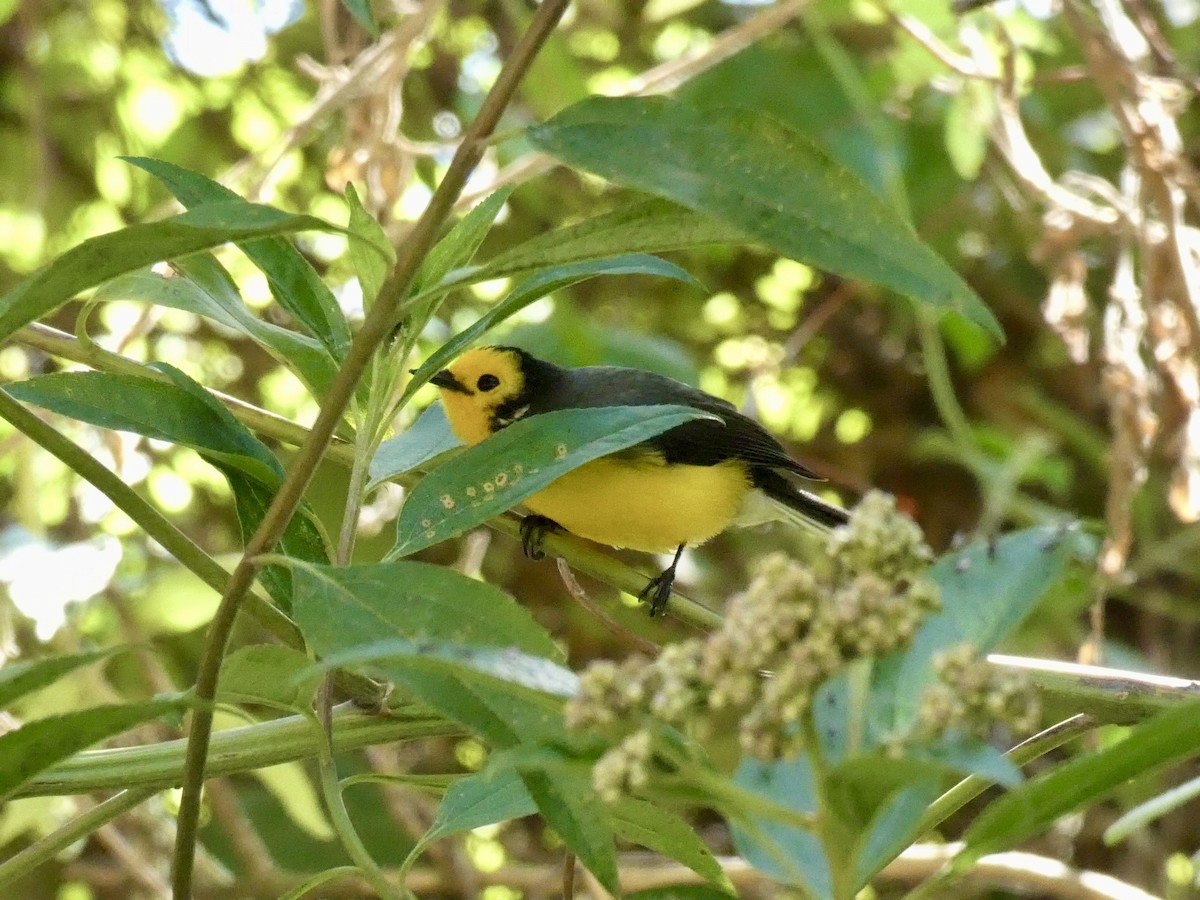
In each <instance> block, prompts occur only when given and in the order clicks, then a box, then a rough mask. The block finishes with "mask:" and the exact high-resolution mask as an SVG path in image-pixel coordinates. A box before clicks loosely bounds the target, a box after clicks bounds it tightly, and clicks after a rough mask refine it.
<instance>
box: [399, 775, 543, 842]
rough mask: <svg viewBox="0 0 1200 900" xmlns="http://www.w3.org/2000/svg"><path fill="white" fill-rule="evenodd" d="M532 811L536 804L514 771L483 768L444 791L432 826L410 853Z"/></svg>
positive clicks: (518, 817) (460, 779)
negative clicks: (447, 838)
mask: <svg viewBox="0 0 1200 900" xmlns="http://www.w3.org/2000/svg"><path fill="white" fill-rule="evenodd" d="M535 812H537V805H536V804H535V803H534V802H533V798H532V797H530V796H529V791H528V790H526V788H525V783H524V782H523V781H521V777H520V776H519V775H518V774H517V773H516V771H515V770H513V769H511V768H494V769H493V768H491V767H488V768H485V769H484V770H483V771H482V772H479V773H478V774H475V775H468V776H466V777H465V778H459V779H458V780H457V781H455V782H454V784H452V785H450V787H449V788H447V790H446V795H445V796H444V797H443V798H442V805H441V806H440V807H438V811H437V816H436V817H435V818H434V820H433V824H432V825H430V826H429V831H428V832H427V833H426V834H425V836H424V837H423V838H421V841H420V843H419V844H418V846H417V847H416V848H414V850H413V853H414V854H415V853H418V852H420V850H423V849H424V848H425V847H428V846H429V845H430V844H432V843H433V842H434V841H436V840H440V839H441V838H444V837H449V836H450V835H452V834H461V833H462V832H464V831H472V830H473V829H476V828H482V827H483V826H484V825H493V824H495V823H496V822H506V821H508V820H509V819H520V818H522V817H524V816H531V815H533V814H534V813H535Z"/></svg>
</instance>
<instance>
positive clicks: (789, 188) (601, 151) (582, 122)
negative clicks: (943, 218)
mask: <svg viewBox="0 0 1200 900" xmlns="http://www.w3.org/2000/svg"><path fill="white" fill-rule="evenodd" d="M530 137H531V140H532V141H533V143H534V144H535V145H536V146H538V147H539V148H540V149H542V150H544V151H546V152H548V153H551V154H552V155H554V156H556V157H558V158H559V159H561V160H563V161H564V162H566V163H568V164H570V165H573V166H578V167H580V168H583V169H586V170H587V171H590V172H594V173H596V174H598V175H601V176H603V177H605V178H608V179H610V180H612V181H615V182H617V183H618V184H623V185H626V186H629V187H634V188H638V189H640V190H644V191H649V192H651V193H654V194H658V195H660V196H664V197H668V198H669V199H671V200H674V201H675V202H677V203H680V204H682V205H683V206H686V207H688V208H689V209H693V210H696V211H697V212H703V213H706V214H709V215H712V216H715V217H717V218H720V219H722V220H723V221H726V222H729V223H731V224H733V225H735V226H736V227H737V228H739V229H741V230H743V231H744V232H745V233H746V234H748V235H750V236H752V237H754V238H756V239H757V240H759V241H762V242H763V243H765V244H766V245H767V246H769V247H771V248H772V249H774V250H776V251H778V252H780V253H782V254H784V255H786V256H790V257H792V258H794V259H797V260H800V261H801V262H806V263H810V264H812V265H816V266H820V267H822V268H824V269H827V270H829V271H831V272H836V273H838V274H841V275H846V276H850V277H856V278H865V279H867V280H870V281H874V282H877V283H879V284H882V285H884V286H886V287H889V288H891V289H893V290H895V291H897V292H898V293H901V294H903V295H905V296H908V297H911V298H913V299H914V300H919V301H922V302H925V303H928V304H930V305H932V306H934V307H936V308H938V309H940V310H942V311H947V310H953V311H956V312H958V313H961V314H962V315H963V316H965V317H966V318H967V319H969V320H970V321H972V322H975V323H976V324H977V325H979V326H981V327H983V328H985V329H987V330H988V331H990V332H991V333H992V334H993V335H994V336H996V337H1000V336H1002V332H1001V330H1000V326H999V324H998V323H997V322H996V319H995V317H994V316H993V315H992V313H991V311H990V310H989V309H988V308H987V307H986V306H985V305H984V303H983V301H982V300H980V299H979V297H978V296H977V295H976V294H975V292H974V291H972V290H971V288H970V287H969V286H968V285H967V284H966V283H965V282H964V281H963V280H962V279H961V278H960V277H959V276H958V274H957V273H956V272H955V271H954V270H953V269H952V268H950V266H949V265H947V264H946V262H945V261H944V260H942V259H941V257H939V256H938V255H937V254H936V253H934V251H933V250H931V249H930V248H929V247H928V246H927V245H926V244H924V243H923V242H922V241H921V240H920V239H919V238H918V237H917V235H916V234H915V233H914V232H913V230H912V227H911V226H910V225H909V224H908V223H907V222H906V221H905V220H904V219H903V218H902V217H901V216H900V215H899V214H898V213H897V212H895V211H894V210H893V209H892V207H891V206H890V205H889V204H888V202H887V201H885V200H883V199H881V198H880V197H879V196H878V195H877V194H875V193H874V191H872V190H871V189H870V188H869V187H867V186H866V185H864V184H863V183H862V181H860V180H859V179H858V178H857V177H856V176H855V175H853V174H852V173H851V172H849V171H848V170H846V169H845V168H843V167H842V166H841V165H840V164H839V163H838V162H836V161H835V160H834V159H833V157H831V156H830V155H829V153H828V152H827V151H826V150H824V149H823V148H821V147H820V146H818V145H817V144H815V143H813V142H812V141H811V140H810V139H808V138H806V137H804V136H803V135H800V134H798V133H796V132H795V131H792V130H791V129H789V128H787V127H786V126H784V125H782V124H780V123H779V122H777V121H776V120H774V119H772V118H770V117H768V116H765V115H763V114H761V113H758V112H755V111H747V110H699V109H696V108H695V107H691V106H688V105H686V104H683V103H680V102H677V101H672V100H668V99H664V98H659V97H654V98H645V97H622V98H614V97H593V98H590V99H588V100H584V101H583V102H582V103H578V104H576V105H574V106H572V107H570V108H568V109H566V110H564V111H563V112H561V113H559V114H558V115H556V116H555V117H554V118H552V119H550V120H549V121H548V122H546V123H545V124H543V125H539V126H535V127H534V128H532V129H531V130H530Z"/></svg>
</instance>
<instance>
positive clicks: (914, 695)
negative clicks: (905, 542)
mask: <svg viewBox="0 0 1200 900" xmlns="http://www.w3.org/2000/svg"><path fill="white" fill-rule="evenodd" d="M1090 552H1091V547H1090V545H1089V544H1088V541H1087V539H1086V538H1085V537H1084V536H1083V535H1080V534H1078V533H1076V532H1072V531H1064V530H1063V529H1062V528H1061V527H1058V526H1047V527H1040V528H1029V529H1025V530H1023V531H1016V532H1012V533H1011V534H1006V535H1003V536H1002V537H1000V538H998V539H997V540H995V541H993V542H991V543H977V544H973V545H972V546H969V547H965V548H963V549H961V550H957V551H954V552H952V553H947V554H945V555H944V556H942V557H941V558H940V559H939V560H938V561H937V562H936V563H935V564H934V566H933V568H932V569H930V571H929V577H930V578H932V579H933V580H934V581H935V582H937V584H938V586H939V588H940V589H941V596H942V609H941V611H940V612H938V613H935V614H934V615H932V616H929V617H928V618H927V619H926V620H925V621H924V622H923V623H921V626H920V628H919V629H918V631H917V636H916V638H915V639H914V640H913V643H912V646H911V647H909V649H908V650H906V651H904V652H903V653H902V654H898V655H896V656H893V657H890V658H889V659H886V660H882V661H881V662H880V664H879V666H878V669H877V683H880V684H882V685H884V686H885V687H884V692H885V694H886V695H887V697H888V698H889V699H890V700H891V701H892V702H894V703H895V707H894V717H892V719H891V721H892V726H893V727H900V728H905V727H907V726H908V724H909V723H911V722H912V720H913V718H914V717H915V716H916V714H917V709H918V707H919V705H920V702H921V694H922V692H923V691H924V690H925V688H926V687H927V686H928V685H929V684H930V683H931V681H932V680H933V677H934V673H933V658H934V656H936V655H937V654H938V653H940V652H941V651H943V650H946V649H948V648H950V647H953V646H955V645H957V644H961V643H964V642H970V643H971V644H973V645H974V646H975V647H977V648H978V649H979V651H980V652H981V653H989V652H991V651H992V650H993V649H995V647H996V646H997V644H999V643H1000V641H1002V640H1003V639H1004V638H1005V637H1007V636H1008V635H1009V634H1011V633H1012V632H1013V631H1014V630H1015V629H1016V628H1017V626H1018V625H1020V624H1021V622H1022V621H1023V620H1024V619H1025V617H1026V616H1027V615H1028V614H1029V613H1030V612H1031V611H1032V610H1033V608H1034V606H1036V605H1037V602H1038V601H1039V600H1040V599H1041V598H1042V597H1043V596H1044V595H1045V594H1046V592H1047V591H1048V590H1049V589H1050V588H1051V586H1053V585H1054V584H1055V583H1056V582H1058V580H1059V579H1060V578H1062V577H1063V576H1064V574H1065V571H1066V567H1067V565H1068V564H1069V563H1070V562H1071V560H1073V559H1075V558H1077V557H1079V556H1080V555H1081V554H1090ZM880 699H882V698H881V697H879V696H877V697H876V698H874V702H878V701H879V700H880ZM885 730H886V729H885Z"/></svg>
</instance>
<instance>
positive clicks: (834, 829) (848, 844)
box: [801, 710, 857, 900]
mask: <svg viewBox="0 0 1200 900" xmlns="http://www.w3.org/2000/svg"><path fill="white" fill-rule="evenodd" d="M801 730H802V731H803V733H804V752H805V753H806V754H807V756H808V762H809V765H810V766H811V767H812V779H813V786H814V787H815V788H816V794H817V815H816V828H815V831H816V834H817V838H818V839H819V840H820V841H821V847H822V848H823V849H824V850H825V859H826V862H827V863H828V865H829V878H830V887H831V888H832V890H833V895H832V896H833V900H854V896H855V894H856V893H857V885H856V884H855V878H854V837H855V835H854V831H853V829H852V828H850V827H849V826H847V825H844V824H843V823H842V821H841V818H840V816H839V815H838V814H837V812H836V811H835V809H834V804H833V802H832V797H831V796H830V793H829V767H828V766H827V765H826V762H825V755H824V753H823V752H822V751H821V737H820V735H819V734H818V732H817V724H816V721H815V720H814V718H813V714H812V711H811V710H809V711H808V712H807V713H805V714H804V715H803V716H802V717H801Z"/></svg>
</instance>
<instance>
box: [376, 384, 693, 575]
mask: <svg viewBox="0 0 1200 900" xmlns="http://www.w3.org/2000/svg"><path fill="white" fill-rule="evenodd" d="M706 415H707V414H706V413H702V412H700V411H699V410H697V409H695V408H692V407H686V406H612V407H605V408H601V409H565V410H559V411H556V412H550V413H544V414H542V415H537V416H531V417H529V418H528V419H520V420H518V421H516V422H514V423H513V424H512V425H509V426H508V427H507V428H505V429H503V430H502V431H499V432H497V433H496V434H493V435H492V436H491V437H489V438H488V439H487V440H486V441H482V442H480V443H478V444H476V445H475V446H474V447H470V448H468V449H467V450H465V451H464V452H463V453H461V454H459V455H457V456H455V457H454V458H453V459H451V460H449V461H448V462H446V463H444V464H443V465H441V466H439V467H438V468H437V469H435V470H434V471H433V472H431V473H430V474H429V475H426V476H425V478H423V479H422V480H421V482H420V483H419V484H417V486H416V487H415V488H413V490H412V493H410V494H409V496H408V498H407V500H406V501H405V503H404V507H403V508H402V509H401V510H400V518H399V519H398V520H397V522H396V546H395V547H393V548H392V550H391V552H390V554H389V555H390V556H392V557H396V556H406V555H408V554H410V553H415V552H416V551H417V550H421V549H423V548H425V547H428V546H430V545H431V544H436V543H438V542H439V541H444V540H446V539H447V538H451V537H454V536H455V535H458V534H461V533H462V532H464V531H466V530H467V529H468V528H473V527H475V526H476V525H479V524H481V523H482V522H486V521H487V520H488V519H490V518H492V517H493V516H497V515H499V514H500V513H502V512H504V511H505V510H506V509H508V508H510V507H512V506H515V505H516V504H518V503H520V502H521V501H522V500H524V499H525V498H526V497H528V496H530V495H531V494H535V493H537V492H538V491H540V490H541V489H542V488H544V487H545V486H546V485H548V484H550V482H552V481H554V480H555V479H556V478H558V477H560V476H562V475H563V474H565V473H566V472H569V471H570V470H571V469H575V468H577V467H579V466H581V465H583V464H584V463H586V462H590V461H591V460H593V459H596V458H598V457H601V456H607V455H608V454H610V453H615V452H617V451H618V450H624V449H625V448H627V447H631V446H633V445H634V444H638V443H641V442H642V441H645V440H647V439H649V438H652V437H654V436H655V435H656V434H661V433H662V432H664V431H666V430H668V429H670V428H674V427H675V426H676V425H679V424H682V423H683V422H687V421H690V420H692V419H696V418H704V417H706Z"/></svg>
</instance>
